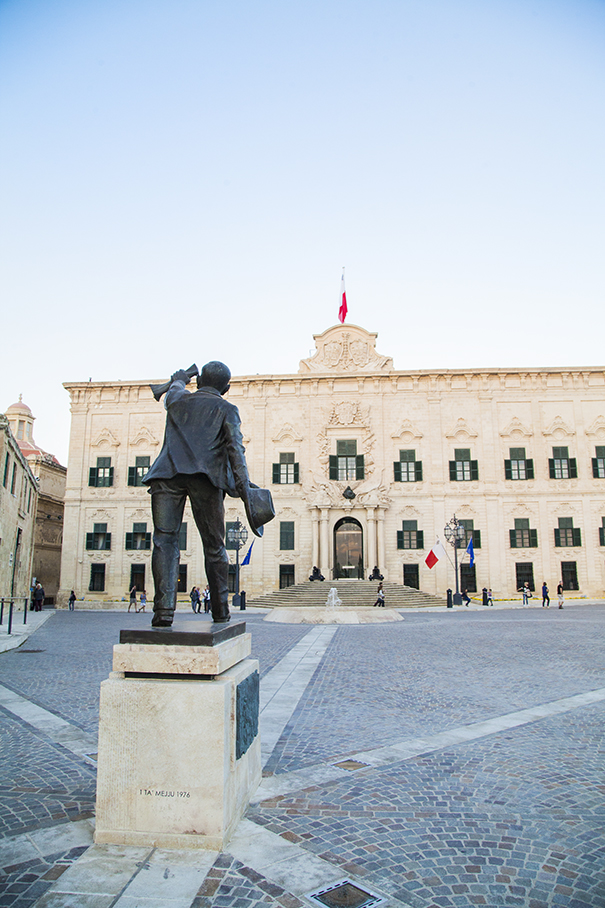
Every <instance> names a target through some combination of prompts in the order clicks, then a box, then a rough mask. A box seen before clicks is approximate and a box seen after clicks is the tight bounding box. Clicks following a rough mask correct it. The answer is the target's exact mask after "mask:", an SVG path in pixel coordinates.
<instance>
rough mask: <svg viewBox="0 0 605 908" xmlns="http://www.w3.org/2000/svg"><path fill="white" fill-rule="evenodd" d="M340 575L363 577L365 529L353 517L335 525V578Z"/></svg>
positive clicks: (345, 518) (344, 518) (343, 519)
mask: <svg viewBox="0 0 605 908" xmlns="http://www.w3.org/2000/svg"><path fill="white" fill-rule="evenodd" d="M339 577H352V578H361V579H363V530H362V528H361V524H360V523H359V521H358V520H355V519H354V518H353V517H343V518H342V520H339V521H338V523H337V524H336V526H335V527H334V578H335V579H338V578H339Z"/></svg>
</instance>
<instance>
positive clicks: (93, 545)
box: [86, 523, 111, 551]
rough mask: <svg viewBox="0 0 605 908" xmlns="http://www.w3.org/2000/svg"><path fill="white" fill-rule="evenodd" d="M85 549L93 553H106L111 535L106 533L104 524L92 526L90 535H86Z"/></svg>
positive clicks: (109, 545)
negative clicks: (93, 551)
mask: <svg viewBox="0 0 605 908" xmlns="http://www.w3.org/2000/svg"><path fill="white" fill-rule="evenodd" d="M86 548H87V549H88V550H90V549H92V550H95V551H108V550H109V549H111V533H108V532H107V524H106V523H95V524H93V530H92V533H87V534H86Z"/></svg>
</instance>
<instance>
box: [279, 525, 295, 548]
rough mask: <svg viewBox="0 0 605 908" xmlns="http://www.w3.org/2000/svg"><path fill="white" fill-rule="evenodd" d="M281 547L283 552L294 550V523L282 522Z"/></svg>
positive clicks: (280, 529)
mask: <svg viewBox="0 0 605 908" xmlns="http://www.w3.org/2000/svg"><path fill="white" fill-rule="evenodd" d="M279 547H280V549H281V550H282V551H288V550H293V549H294V521H293V520H282V521H280V524H279Z"/></svg>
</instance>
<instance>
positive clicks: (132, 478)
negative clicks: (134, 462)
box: [128, 467, 137, 486]
mask: <svg viewBox="0 0 605 908" xmlns="http://www.w3.org/2000/svg"><path fill="white" fill-rule="evenodd" d="M136 484H137V468H136V467H128V485H129V486H136Z"/></svg>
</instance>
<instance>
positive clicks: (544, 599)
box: [542, 580, 550, 608]
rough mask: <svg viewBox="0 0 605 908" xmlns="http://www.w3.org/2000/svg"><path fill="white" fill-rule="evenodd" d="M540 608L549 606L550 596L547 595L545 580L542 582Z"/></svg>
mask: <svg viewBox="0 0 605 908" xmlns="http://www.w3.org/2000/svg"><path fill="white" fill-rule="evenodd" d="M542 608H550V596H549V595H548V587H547V586H546V580H544V581H543V583H542Z"/></svg>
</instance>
